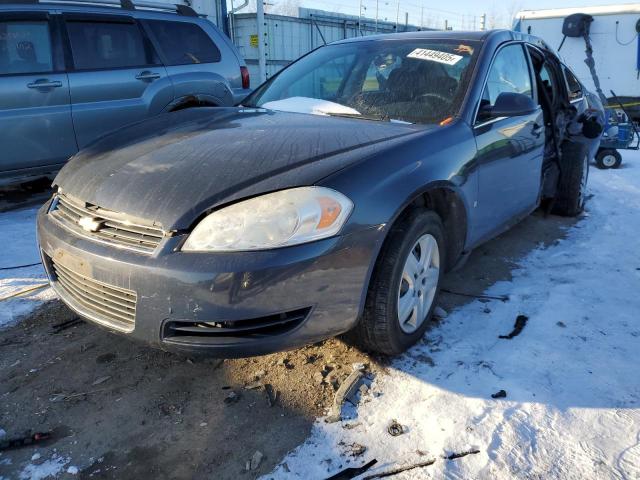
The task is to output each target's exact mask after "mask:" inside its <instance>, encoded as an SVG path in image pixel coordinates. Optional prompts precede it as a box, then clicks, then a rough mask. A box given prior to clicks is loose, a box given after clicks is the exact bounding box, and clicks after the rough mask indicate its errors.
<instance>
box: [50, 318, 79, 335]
mask: <svg viewBox="0 0 640 480" xmlns="http://www.w3.org/2000/svg"><path fill="white" fill-rule="evenodd" d="M81 323H82V320H81V319H80V317H76V318H72V319H71V320H67V321H66V322H61V323H56V324H54V325H52V326H51V333H53V334H58V333H60V332H62V331H64V330H67V329H68V328H71V327H75V326H76V325H80V324H81Z"/></svg>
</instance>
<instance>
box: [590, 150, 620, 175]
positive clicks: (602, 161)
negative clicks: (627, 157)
mask: <svg viewBox="0 0 640 480" xmlns="http://www.w3.org/2000/svg"><path fill="white" fill-rule="evenodd" d="M621 164H622V155H620V152H618V151H617V150H614V149H612V148H606V149H604V150H600V151H598V154H597V155H596V166H597V167H598V168H600V169H602V170H604V169H607V168H619V167H620V165H621Z"/></svg>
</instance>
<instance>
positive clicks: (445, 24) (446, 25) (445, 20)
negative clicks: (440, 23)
mask: <svg viewBox="0 0 640 480" xmlns="http://www.w3.org/2000/svg"><path fill="white" fill-rule="evenodd" d="M444 29H445V31H446V30H449V20H447V19H446V18H445V19H444Z"/></svg>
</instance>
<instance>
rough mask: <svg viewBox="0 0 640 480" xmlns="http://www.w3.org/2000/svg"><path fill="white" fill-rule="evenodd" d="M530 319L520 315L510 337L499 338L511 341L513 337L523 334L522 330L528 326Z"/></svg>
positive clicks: (502, 336)
mask: <svg viewBox="0 0 640 480" xmlns="http://www.w3.org/2000/svg"><path fill="white" fill-rule="evenodd" d="M528 320H529V317H527V316H526V315H518V316H517V317H516V323H515V325H514V326H513V330H512V331H511V333H510V334H509V335H500V336H499V337H498V338H503V339H505V340H511V339H512V338H513V337H517V336H518V335H520V333H521V332H522V329H523V328H524V326H525V325H526V324H527V321H528Z"/></svg>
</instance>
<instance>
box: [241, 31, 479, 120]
mask: <svg viewBox="0 0 640 480" xmlns="http://www.w3.org/2000/svg"><path fill="white" fill-rule="evenodd" d="M478 46H479V45H478V42H469V41H463V42H461V41H459V40H443V39H423V40H419V39H412V40H390V41H376V40H372V41H358V42H349V43H343V44H337V45H329V46H326V47H322V48H319V49H318V50H316V51H314V52H312V53H310V54H309V55H307V56H305V57H303V58H302V59H300V60H299V61H297V62H295V63H294V64H292V65H291V66H289V67H288V68H286V69H284V70H283V71H281V72H280V73H279V74H278V75H276V76H275V77H273V78H272V79H271V80H270V81H268V82H266V83H265V84H263V85H262V86H261V87H259V88H258V89H257V90H256V91H255V92H254V93H253V94H252V95H251V96H249V97H248V98H247V100H246V101H245V102H243V103H244V105H245V106H249V107H264V108H269V109H273V110H281V111H288V112H301V113H313V114H318V115H336V116H350V117H354V118H362V119H368V120H386V121H394V120H395V121H403V122H410V123H440V122H443V121H445V120H447V119H448V118H450V117H453V116H455V115H457V113H458V111H459V109H460V105H461V103H462V100H463V98H464V94H465V92H466V90H467V85H468V83H469V78H470V77H471V71H472V69H473V64H474V63H475V58H476V56H477V51H478V50H479V48H478Z"/></svg>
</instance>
